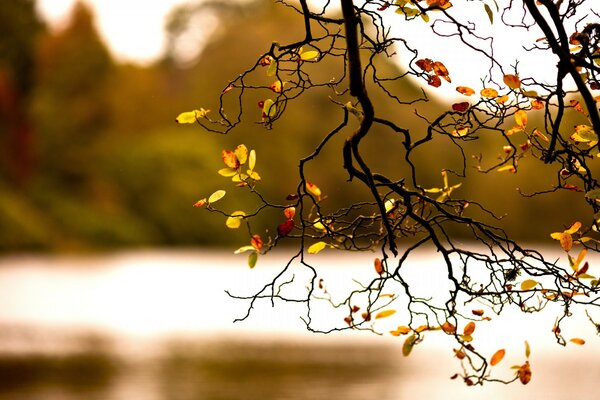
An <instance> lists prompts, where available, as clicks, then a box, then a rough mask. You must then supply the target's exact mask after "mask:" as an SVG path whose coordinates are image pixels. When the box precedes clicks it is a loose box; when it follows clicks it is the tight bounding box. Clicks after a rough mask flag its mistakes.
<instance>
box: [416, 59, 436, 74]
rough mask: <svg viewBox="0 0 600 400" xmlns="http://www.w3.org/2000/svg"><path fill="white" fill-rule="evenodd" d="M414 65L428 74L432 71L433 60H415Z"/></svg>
mask: <svg viewBox="0 0 600 400" xmlns="http://www.w3.org/2000/svg"><path fill="white" fill-rule="evenodd" d="M415 64H417V67H419V68H421V69H422V70H423V71H425V72H430V71H432V70H433V60H431V59H429V58H423V59H421V60H417V62H416V63H415Z"/></svg>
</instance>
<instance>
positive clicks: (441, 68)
mask: <svg viewBox="0 0 600 400" xmlns="http://www.w3.org/2000/svg"><path fill="white" fill-rule="evenodd" d="M433 72H434V73H435V74H436V75H437V76H439V77H440V78H443V79H444V80H445V81H446V82H452V81H451V80H450V76H449V73H448V69H447V68H446V66H445V65H444V64H442V63H441V62H440V61H435V62H434V63H433Z"/></svg>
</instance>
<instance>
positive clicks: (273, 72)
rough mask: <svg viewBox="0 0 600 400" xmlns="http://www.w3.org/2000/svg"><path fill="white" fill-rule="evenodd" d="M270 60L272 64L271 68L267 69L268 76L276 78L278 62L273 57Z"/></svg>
mask: <svg viewBox="0 0 600 400" xmlns="http://www.w3.org/2000/svg"><path fill="white" fill-rule="evenodd" d="M269 58H270V59H271V62H270V64H269V68H267V76H275V75H276V74H277V61H275V60H274V59H273V58H271V57H269Z"/></svg>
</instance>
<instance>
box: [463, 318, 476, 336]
mask: <svg viewBox="0 0 600 400" xmlns="http://www.w3.org/2000/svg"><path fill="white" fill-rule="evenodd" d="M473 332H475V322H473V321H471V322H469V323H468V324H467V325H466V326H465V329H463V334H464V335H468V336H470V335H472V334H473Z"/></svg>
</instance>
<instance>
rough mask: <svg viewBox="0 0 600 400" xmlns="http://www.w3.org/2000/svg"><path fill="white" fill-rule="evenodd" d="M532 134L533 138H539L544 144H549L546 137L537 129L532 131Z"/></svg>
mask: <svg viewBox="0 0 600 400" xmlns="http://www.w3.org/2000/svg"><path fill="white" fill-rule="evenodd" d="M533 134H534V135H535V136H537V137H539V138H540V139H542V140H543V141H544V142H550V140H549V139H548V137H547V136H546V135H544V134H543V133H542V132H541V131H540V130H539V129H534V130H533Z"/></svg>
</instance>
